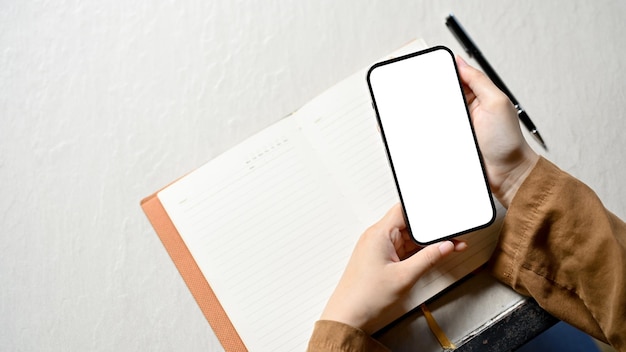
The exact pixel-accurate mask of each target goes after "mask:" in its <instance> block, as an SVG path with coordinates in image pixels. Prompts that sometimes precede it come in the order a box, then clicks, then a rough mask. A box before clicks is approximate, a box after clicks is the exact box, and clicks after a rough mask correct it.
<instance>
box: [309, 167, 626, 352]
mask: <svg viewBox="0 0 626 352" xmlns="http://www.w3.org/2000/svg"><path fill="white" fill-rule="evenodd" d="M490 270H491V273H492V275H493V276H494V277H496V278H497V279H498V280H500V281H502V282H503V283H505V284H507V285H509V286H511V287H512V288H513V289H515V290H516V291H517V292H519V293H521V294H524V295H529V296H532V297H533V298H534V299H535V300H536V301H537V302H538V303H539V305H541V306H542V307H543V308H544V309H545V310H546V311H548V312H550V313H551V314H552V315H554V316H555V317H557V318H559V319H561V320H563V321H565V322H567V323H569V324H571V325H573V326H575V327H577V328H579V329H581V330H582V331H585V332H587V333H588V334H590V335H592V336H594V337H596V338H597V339H599V340H602V341H605V342H608V343H609V344H611V345H612V346H613V347H615V348H616V349H617V350H619V351H626V224H625V223H624V222H623V221H622V220H620V219H619V218H617V217H616V216H615V215H613V214H612V213H611V212H609V211H608V210H607V209H606V208H604V206H603V205H602V202H601V201H600V199H598V197H597V196H596V194H595V193H594V192H593V191H592V190H591V189H590V188H589V187H587V186H586V185H585V184H583V183H582V182H580V181H578V180H577V179H575V178H573V177H572V176H570V175H568V174H567V173H565V172H563V171H561V170H560V169H559V168H557V167H556V166H555V165H553V164H552V163H550V162H549V161H547V160H545V159H543V158H541V159H540V160H539V161H538V162H537V165H536V166H535V168H534V169H533V171H532V172H531V174H530V175H529V176H528V178H527V179H526V180H525V181H524V183H523V184H522V186H521V187H520V189H519V190H518V192H517V194H516V195H515V198H514V199H513V201H512V202H511V205H510V207H509V209H508V212H507V214H506V217H505V219H504V225H503V228H502V232H501V234H500V242H499V244H498V246H497V248H496V250H495V252H494V253H493V256H492V258H491V262H490ZM309 351H387V349H386V348H385V347H384V346H382V345H381V344H379V343H378V342H377V341H375V340H374V339H372V338H371V337H370V336H368V335H367V334H365V333H364V332H362V331H361V330H359V329H355V328H353V327H350V326H347V325H344V324H341V323H337V322H331V321H318V322H317V323H316V324H315V330H314V332H313V336H312V337H311V340H310V341H309Z"/></svg>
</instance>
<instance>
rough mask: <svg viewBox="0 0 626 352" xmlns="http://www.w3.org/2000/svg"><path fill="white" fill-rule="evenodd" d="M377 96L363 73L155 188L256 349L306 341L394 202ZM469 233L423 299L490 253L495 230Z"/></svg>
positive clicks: (427, 283)
mask: <svg viewBox="0 0 626 352" xmlns="http://www.w3.org/2000/svg"><path fill="white" fill-rule="evenodd" d="M422 47H423V42H415V43H413V45H412V46H409V47H407V48H404V50H405V51H406V50H409V51H415V50H419V49H420V48H422ZM368 94H369V93H368V92H367V85H366V82H365V71H361V72H358V73H356V74H355V75H353V76H351V77H350V78H348V79H346V80H344V81H342V82H341V83H339V84H337V85H335V86H334V87H332V88H331V89H330V90H328V91H327V92H325V93H324V94H322V95H321V96H319V97H317V98H316V99H314V100H313V101H312V102H311V103H309V104H307V105H305V106H304V107H303V108H302V109H300V110H299V111H297V112H295V113H294V114H292V115H291V116H290V117H288V118H285V119H283V120H281V121H279V122H278V123H276V124H274V125H272V126H270V127H269V128H267V129H265V130H263V131H261V132H259V133H258V134H256V135H255V136H253V137H251V138H248V139H247V140H246V141H244V142H243V143H241V144H239V145H238V146H236V147H234V148H232V149H231V150H229V151H228V152H226V153H225V154H223V155H221V156H219V157H217V158H216V159H213V160H212V161H210V162H209V163H207V164H205V165H204V166H202V167H201V168H199V169H198V170H196V171H194V172H192V173H191V174H189V175H187V176H186V177H184V178H182V179H180V180H179V181H177V182H175V183H174V184H172V185H170V186H169V187H167V188H165V189H164V190H162V191H161V192H159V194H158V197H159V200H160V201H161V203H162V204H163V206H164V208H165V209H166V211H167V213H168V215H169V217H170V218H171V220H172V222H173V223H174V225H175V227H176V229H177V230H178V232H179V233H180V235H181V237H182V239H183V240H184V242H185V244H186V245H187V247H188V248H189V250H190V252H191V254H192V256H193V258H194V259H195V261H196V262H197V264H198V267H199V268H200V270H201V271H202V274H203V275H204V276H205V277H206V279H207V281H208V282H209V284H210V285H211V288H212V289H213V291H214V292H215V295H216V296H217V298H218V300H219V301H220V303H221V304H222V306H223V308H224V310H225V311H226V313H227V314H228V316H229V318H230V320H231V322H232V323H233V326H234V327H235V329H236V330H237V332H238V333H239V335H240V336H241V339H242V340H243V342H244V344H245V345H246V346H247V348H248V349H249V350H251V351H277V350H281V351H283V350H285V351H292V350H293V351H295V350H304V349H305V348H306V345H307V342H308V339H309V337H310V334H311V331H312V328H313V325H314V322H315V321H316V320H318V318H319V315H320V314H321V312H322V310H323V308H324V305H325V303H326V300H327V299H328V297H329V296H330V294H331V293H332V290H333V289H334V287H335V285H336V284H337V282H338V280H339V278H340V276H341V273H342V272H343V269H344V267H345V265H346V263H347V261H348V258H349V256H350V254H351V252H352V249H353V247H354V244H355V243H356V240H357V239H358V237H359V236H360V234H361V233H362V231H363V230H364V229H365V228H366V227H367V226H369V225H371V224H372V223H374V222H375V221H377V220H378V219H379V218H380V217H381V216H382V215H384V213H385V212H386V211H387V210H388V209H389V208H390V207H391V206H392V205H393V204H394V203H396V202H397V194H396V191H395V187H394V184H393V179H392V176H391V172H390V170H389V166H388V164H387V160H386V157H385V154H384V149H383V147H382V144H381V140H380V136H379V135H378V131H377V128H376V120H375V118H374V115H373V111H372V110H371V107H370V101H369V95H368ZM488 230H489V229H488ZM484 231H486V230H484ZM489 231H491V232H493V233H495V232H497V229H495V230H494V229H493V228H491V230H489ZM467 237H468V241H469V242H470V249H469V250H468V251H467V253H464V254H463V255H462V256H454V257H452V258H450V259H449V260H447V261H446V262H444V263H442V264H441V265H440V266H439V267H438V268H437V269H436V270H433V271H431V272H430V273H429V274H428V275H426V276H424V277H423V278H422V279H421V280H420V282H419V283H418V285H417V286H416V287H415V289H414V292H413V295H412V297H413V298H414V301H415V306H417V305H418V304H419V303H422V302H423V301H424V300H426V299H428V298H429V297H431V296H433V295H434V294H436V293H438V292H440V291H441V290H442V289H444V288H445V287H447V286H449V285H450V284H451V283H453V282H454V281H456V280H458V278H460V277H462V276H464V275H466V274H467V273H469V272H470V271H471V270H474V269H475V268H476V267H477V266H479V265H480V264H482V263H484V262H485V261H486V260H487V258H488V257H489V255H490V253H491V250H492V248H493V246H494V245H495V238H496V236H495V235H493V234H487V235H485V234H478V235H468V236H467Z"/></svg>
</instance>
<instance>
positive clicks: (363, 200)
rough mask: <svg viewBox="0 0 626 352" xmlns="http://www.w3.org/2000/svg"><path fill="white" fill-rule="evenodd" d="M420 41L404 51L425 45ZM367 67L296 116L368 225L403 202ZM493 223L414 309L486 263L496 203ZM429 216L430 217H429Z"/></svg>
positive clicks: (438, 275) (424, 285)
mask: <svg viewBox="0 0 626 352" xmlns="http://www.w3.org/2000/svg"><path fill="white" fill-rule="evenodd" d="M424 48H425V45H424V43H423V42H421V41H416V42H412V43H411V44H410V45H408V46H406V47H404V48H403V49H402V53H393V54H392V55H393V56H399V55H402V54H404V53H407V52H415V51H419V50H421V49H424ZM366 72H367V69H364V70H361V71H359V72H357V73H355V74H354V75H352V76H350V77H349V78H347V79H346V80H344V81H342V82H340V83H339V84H337V85H335V86H333V87H332V88H331V89H329V90H328V91H326V92H325V93H324V94H322V95H321V96H319V97H318V98H316V99H315V100H313V101H311V102H310V103H309V104H307V105H305V106H304V107H303V108H301V109H300V110H298V112H297V114H296V116H295V118H296V119H297V120H298V123H299V124H300V125H301V126H302V127H301V128H302V130H303V131H304V133H305V135H306V136H307V138H308V139H309V142H310V144H311V145H312V146H313V148H314V149H315V150H316V152H318V153H319V154H320V155H321V159H322V160H323V161H324V162H325V163H326V164H327V168H328V169H329V170H332V171H333V173H332V175H333V177H334V178H335V180H336V183H337V184H338V185H340V187H341V188H342V189H343V190H344V192H345V193H346V195H347V197H348V199H349V200H350V202H351V203H350V204H351V206H352V208H353V209H354V210H355V212H356V213H357V216H359V219H360V221H361V228H362V229H365V228H367V227H368V226H369V225H371V224H373V223H374V222H375V221H377V220H378V219H379V218H380V217H382V216H383V215H384V214H385V212H386V211H387V210H389V208H391V206H392V205H394V204H396V203H397V202H398V196H397V191H396V188H395V184H394V181H393V176H392V173H391V169H390V167H389V163H388V161H387V157H386V155H385V151H384V145H383V142H382V139H381V137H380V135H379V132H378V128H377V122H376V117H375V112H374V110H373V108H372V106H371V98H370V94H369V90H368V88H367V83H366V79H365V77H366ZM497 212H498V217H497V219H496V221H495V222H494V225H492V226H490V227H489V228H487V229H483V230H480V231H477V232H474V233H471V234H468V235H465V236H463V237H462V238H463V239H464V240H465V241H467V242H468V245H469V248H468V250H466V251H465V252H464V253H460V254H455V255H453V256H451V257H449V258H447V259H446V260H444V261H443V262H441V263H440V264H439V265H438V266H437V267H436V268H435V269H434V270H431V271H430V272H428V273H427V274H426V275H424V276H423V277H422V278H421V279H420V280H419V282H418V283H417V284H416V286H415V287H414V289H413V291H412V300H411V302H412V303H413V305H412V307H415V306H417V305H419V304H421V303H423V302H424V301H426V300H427V299H429V298H430V297H432V296H434V295H435V294H437V293H439V292H440V291H442V290H443V289H445V288H446V287H448V286H449V285H451V284H453V283H454V282H456V281H457V280H459V279H460V278H462V277H463V276H465V275H467V274H468V273H470V272H472V271H473V270H475V269H476V268H477V267H478V266H480V265H481V264H483V263H485V262H486V261H487V260H488V259H489V257H490V255H491V252H492V251H493V249H494V248H495V244H496V241H497V234H498V233H499V229H500V226H501V221H502V218H503V215H504V209H503V208H502V207H501V206H500V205H499V204H497ZM426 216H427V215H426Z"/></svg>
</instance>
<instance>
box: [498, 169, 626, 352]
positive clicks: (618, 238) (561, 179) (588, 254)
mask: <svg viewBox="0 0 626 352" xmlns="http://www.w3.org/2000/svg"><path fill="white" fill-rule="evenodd" d="M491 270H492V274H493V275H494V276H495V277H496V278H498V279H499V280H501V281H503V282H504V283H506V284H508V285H510V286H511V287H513V288H514V289H515V290H517V291H518V292H520V293H522V294H526V295H530V296H532V297H533V298H534V299H535V300H537V302H538V303H539V304H540V305H541V306H542V307H543V308H544V309H546V310H547V311H548V312H550V313H551V314H553V315H554V316H556V317H557V318H559V319H561V320H563V321H566V322H568V323H570V324H572V325H574V326H576V327H578V328H580V329H581V330H583V331H585V332H587V333H589V334H591V335H593V336H595V337H597V338H599V339H601V340H604V341H608V342H609V343H611V344H612V345H613V346H615V347H617V348H618V349H626V324H625V322H624V320H625V317H626V224H625V223H624V222H622V221H621V220H620V219H618V218H617V217H616V216H615V215H613V214H612V213H610V212H609V211H608V210H606V209H605V208H604V206H603V205H602V203H601V201H600V200H599V199H598V197H597V196H596V195H595V193H594V192H593V191H592V190H591V189H589V187H587V186H585V185H584V184H582V183H581V182H580V181H578V180H576V179H575V178H573V177H571V176H569V175H568V174H566V173H564V172H562V171H561V170H559V169H558V168H557V167H556V166H554V165H553V164H551V163H550V162H548V161H547V160H545V159H541V160H539V162H538V163H537V165H536V166H535V168H534V169H533V170H532V172H531V173H530V175H529V176H528V177H527V178H526V180H525V181H524V183H523V184H522V186H521V187H520V189H519V191H518V192H517V194H516V195H515V197H514V198H513V200H512V202H511V205H510V207H509V209H508V213H507V215H506V218H505V221H504V225H503V228H502V231H501V238H500V242H499V245H498V247H497V249H496V251H495V252H494V255H493V257H492V260H491Z"/></svg>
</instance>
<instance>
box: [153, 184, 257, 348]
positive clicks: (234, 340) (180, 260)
mask: <svg viewBox="0 0 626 352" xmlns="http://www.w3.org/2000/svg"><path fill="white" fill-rule="evenodd" d="M141 207H142V208H143V211H144V213H145V214H146V216H147V217H148V220H149V221H150V223H151V224H152V227H153V228H154V230H155V231H156V233H157V235H158V236H159V238H160V239H161V242H162V243H163V246H165V249H166V250H167V253H168V254H169V255H170V258H172V261H173V262H174V264H175V265H176V268H177V269H178V272H179V273H180V275H181V276H182V277H183V280H184V281H185V284H187V287H188V288H189V291H191V294H192V295H193V298H194V299H195V300H196V302H197V303H198V306H200V310H202V314H204V317H205V318H206V320H207V321H208V322H209V324H210V325H211V328H213V331H214V332H215V335H216V336H217V338H218V339H219V340H220V343H221V344H222V346H223V347H224V349H225V350H226V351H247V348H246V346H245V345H244V344H243V341H242V340H241V338H240V337H239V334H238V333H237V331H236V330H235V327H234V326H233V324H232V323H231V321H230V319H229V318H228V315H227V314H226V312H225V311H224V308H222V305H221V304H220V302H219V301H218V300H217V297H216V296H215V293H213V290H212V289H211V286H210V285H209V283H208V282H207V281H206V279H205V277H204V275H202V272H201V271H200V268H199V267H198V265H197V264H196V261H195V260H194V259H193V257H192V255H191V253H190V252H189V249H188V248H187V245H185V242H184V241H183V239H182V238H181V237H180V234H179V233H178V231H177V230H176V227H175V226H174V224H173V223H172V220H171V219H170V217H169V216H168V215H167V212H166V211H165V209H164V208H163V205H162V204H161V202H160V201H159V198H158V197H157V195H156V193H155V194H153V195H151V196H149V197H147V198H145V199H143V200H142V201H141Z"/></svg>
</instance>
